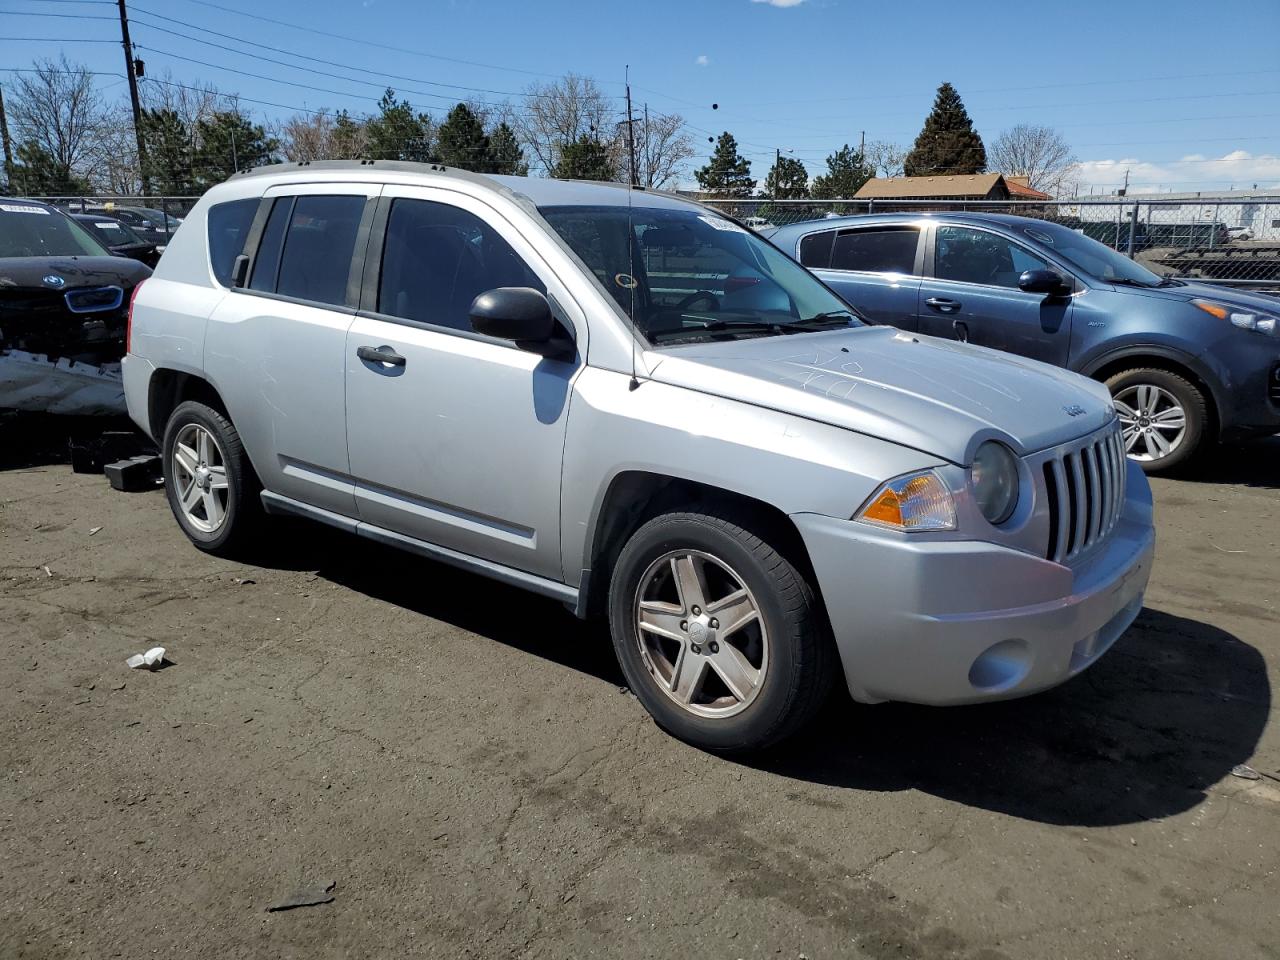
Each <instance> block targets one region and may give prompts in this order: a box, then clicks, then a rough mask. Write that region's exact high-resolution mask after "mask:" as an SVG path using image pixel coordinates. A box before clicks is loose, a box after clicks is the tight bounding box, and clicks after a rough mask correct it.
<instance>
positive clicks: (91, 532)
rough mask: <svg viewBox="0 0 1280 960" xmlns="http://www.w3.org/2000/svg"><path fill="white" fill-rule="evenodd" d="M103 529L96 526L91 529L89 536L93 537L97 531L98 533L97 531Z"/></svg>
mask: <svg viewBox="0 0 1280 960" xmlns="http://www.w3.org/2000/svg"><path fill="white" fill-rule="evenodd" d="M101 529H102V528H101V527H94V528H93V529H91V530H90V531H89V536H91V537H92V536H93V535H94V534H95V533H97V532H98V531H99V530H101Z"/></svg>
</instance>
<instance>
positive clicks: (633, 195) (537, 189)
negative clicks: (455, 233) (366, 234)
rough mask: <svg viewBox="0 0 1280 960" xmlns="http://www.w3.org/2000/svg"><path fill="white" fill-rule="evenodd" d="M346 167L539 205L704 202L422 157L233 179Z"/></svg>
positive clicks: (285, 166) (280, 166)
mask: <svg viewBox="0 0 1280 960" xmlns="http://www.w3.org/2000/svg"><path fill="white" fill-rule="evenodd" d="M344 171H349V172H353V173H360V174H361V175H362V179H363V178H366V177H368V176H369V175H370V174H374V175H376V174H378V173H380V172H382V173H387V174H395V175H396V176H395V179H396V180H399V181H403V180H404V179H405V175H406V174H408V175H410V176H411V179H413V180H419V179H420V180H422V181H423V182H424V183H436V182H439V181H440V180H441V179H445V180H448V179H453V180H465V181H467V182H469V183H471V184H473V185H475V186H480V187H487V188H488V189H491V190H495V191H498V192H503V193H514V194H517V195H518V196H520V197H523V198H524V199H526V200H528V201H529V202H530V203H532V204H533V205H534V206H537V207H560V206H602V207H617V206H625V205H626V204H627V203H628V192H630V201H629V202H630V203H631V204H633V205H635V206H637V207H641V206H643V207H668V208H673V209H674V208H682V209H701V208H702V206H701V204H698V203H696V202H694V201H692V200H689V199H687V198H685V197H679V196H676V195H675V194H671V193H666V192H664V191H661V190H649V189H646V188H643V187H636V188H634V189H630V190H629V189H628V187H627V184H625V183H609V182H604V181H596V180H553V179H551V178H549V177H510V176H501V175H496V174H494V175H490V174H479V173H471V172H470V171H467V170H459V169H457V168H456V167H446V166H444V165H442V164H437V163H416V162H413V161H409V160H314V161H302V162H299V163H273V164H268V165H267V166H263V167H255V168H254V169H252V170H248V171H245V172H242V173H239V174H236V176H235V177H233V178H232V179H233V180H235V179H240V178H245V177H262V176H273V175H275V176H280V177H281V178H284V177H286V176H287V177H288V178H289V179H290V180H292V181H294V182H296V181H297V179H298V175H299V174H306V173H312V172H313V173H316V174H317V175H319V174H332V173H341V172H344Z"/></svg>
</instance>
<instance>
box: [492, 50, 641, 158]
mask: <svg viewBox="0 0 1280 960" xmlns="http://www.w3.org/2000/svg"><path fill="white" fill-rule="evenodd" d="M513 119H514V121H515V122H514V123H513V126H515V128H516V132H517V133H518V134H519V135H520V139H521V140H523V141H524V143H525V145H526V146H527V147H528V148H529V151H530V152H531V153H532V154H533V159H534V160H535V161H536V163H537V165H538V166H540V167H542V169H543V171H544V172H546V173H550V171H551V170H553V169H554V168H555V167H556V165H557V164H558V163H559V162H560V152H561V150H562V149H563V148H564V146H565V144H569V143H574V142H576V141H577V140H578V139H579V138H581V137H584V136H585V137H588V138H589V139H592V140H597V141H599V142H600V143H602V144H605V145H606V146H607V147H608V150H609V153H610V155H611V156H613V157H615V159H616V158H617V157H620V156H621V143H622V138H621V137H620V136H619V135H618V131H617V126H616V125H617V121H618V109H617V106H616V105H615V104H614V102H613V100H612V98H610V97H609V96H608V95H607V94H606V93H605V92H604V91H603V90H601V89H600V86H599V84H597V83H596V82H595V81H594V80H592V79H591V78H590V77H583V76H579V75H578V74H575V73H567V74H565V75H564V76H563V77H562V78H561V79H559V80H556V81H555V82H553V83H535V84H533V85H532V86H530V87H529V88H528V89H526V90H525V97H524V111H523V113H521V114H520V115H519V116H517V117H515V118H513Z"/></svg>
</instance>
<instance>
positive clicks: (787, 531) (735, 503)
mask: <svg viewBox="0 0 1280 960" xmlns="http://www.w3.org/2000/svg"><path fill="white" fill-rule="evenodd" d="M709 504H715V505H717V506H721V507H723V506H728V507H730V508H733V509H736V510H737V511H740V512H741V513H742V515H743V517H744V520H745V521H746V522H748V523H750V525H751V527H752V529H753V530H754V531H755V532H757V533H759V534H760V535H761V536H764V537H768V538H769V539H770V542H771V544H772V546H773V547H774V548H775V549H776V550H778V551H779V552H780V553H783V554H784V555H785V556H786V557H787V559H788V560H790V561H791V562H792V563H794V564H795V565H796V566H797V567H798V568H799V569H800V570H801V571H802V572H803V573H804V574H805V576H806V577H807V579H808V580H809V583H810V585H811V586H812V588H813V590H814V593H815V595H818V589H819V588H818V583H817V578H816V577H815V576H814V575H813V565H812V563H811V561H810V560H809V554H808V550H807V549H806V548H805V545H804V540H803V539H802V538H801V536H800V531H799V529H798V528H797V527H796V525H795V523H794V522H793V521H792V520H791V518H790V517H789V516H787V514H786V513H785V512H783V511H782V510H781V509H779V508H778V507H776V506H774V505H773V504H771V503H767V502H766V501H763V500H759V499H757V498H755V497H752V496H749V495H747V494H744V493H740V492H738V491H735V490H730V489H727V488H724V487H717V486H713V485H711V484H707V483H703V482H701V481H697V480H690V479H688V478H685V477H680V476H676V475H673V474H666V473H657V472H651V471H646V470H625V471H622V472H620V473H618V474H617V475H616V476H614V477H613V479H612V480H611V481H610V483H609V486H608V489H607V490H606V491H605V493H604V496H603V498H602V499H601V502H600V507H599V509H598V510H597V512H596V516H595V520H594V523H593V525H592V533H591V538H590V548H589V552H588V554H587V560H588V563H589V566H587V567H586V568H585V569H584V570H583V572H582V583H581V586H580V588H579V600H578V609H577V611H576V612H577V613H578V615H579V616H582V617H591V616H596V615H599V614H601V613H603V611H604V609H605V604H606V602H607V598H608V594H609V583H610V580H611V579H612V574H613V568H614V565H615V563H616V562H617V559H618V555H619V554H620V553H621V552H622V548H623V546H624V545H625V544H626V542H627V540H629V539H630V537H631V535H632V534H633V533H635V531H636V530H638V529H639V528H640V527H641V526H642V525H643V524H645V523H646V522H648V521H649V520H651V519H653V518H654V517H656V516H659V515H660V514H663V513H668V512H671V511H674V510H693V511H696V510H697V509H698V507H699V506H706V505H709ZM818 599H819V603H821V596H820V595H818Z"/></svg>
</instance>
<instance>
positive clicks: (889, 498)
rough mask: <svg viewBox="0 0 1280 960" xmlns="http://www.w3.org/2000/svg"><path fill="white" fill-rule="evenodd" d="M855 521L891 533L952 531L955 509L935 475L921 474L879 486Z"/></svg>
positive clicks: (899, 478)
mask: <svg viewBox="0 0 1280 960" xmlns="http://www.w3.org/2000/svg"><path fill="white" fill-rule="evenodd" d="M854 519H856V520H863V521H865V522H867V523H873V524H876V525H877V526H881V527H891V528H892V529H894V530H906V531H911V530H954V529H955V528H956V509H955V504H954V503H953V502H952V499H951V492H950V491H949V490H948V489H947V488H946V485H945V484H943V482H942V480H941V479H940V478H939V477H938V475H937V474H936V473H934V472H933V471H932V470H924V471H922V472H920V473H909V474H907V475H906V476H903V477H896V478H895V479H893V480H890V481H888V482H887V483H885V484H884V485H882V486H881V487H880V489H879V490H877V491H876V492H875V493H874V494H872V495H871V497H870V499H868V500H867V502H866V504H865V505H864V506H863V507H862V509H861V510H859V511H858V513H857V514H856V515H855V516H854Z"/></svg>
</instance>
